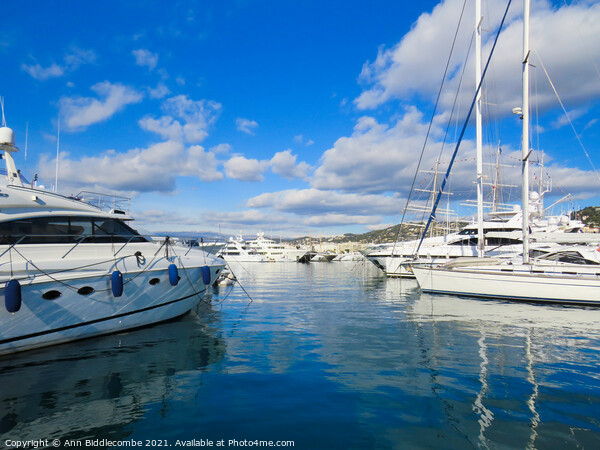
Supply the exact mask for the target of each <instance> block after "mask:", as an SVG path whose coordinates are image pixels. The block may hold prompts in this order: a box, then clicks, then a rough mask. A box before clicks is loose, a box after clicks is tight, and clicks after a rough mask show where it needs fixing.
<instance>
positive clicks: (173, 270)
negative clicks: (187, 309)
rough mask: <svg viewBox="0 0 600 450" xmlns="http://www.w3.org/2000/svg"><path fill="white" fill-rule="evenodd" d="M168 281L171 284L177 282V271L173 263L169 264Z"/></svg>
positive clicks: (175, 284)
mask: <svg viewBox="0 0 600 450" xmlns="http://www.w3.org/2000/svg"><path fill="white" fill-rule="evenodd" d="M169 283H171V286H177V283H179V271H178V270H177V266H176V265H175V264H169Z"/></svg>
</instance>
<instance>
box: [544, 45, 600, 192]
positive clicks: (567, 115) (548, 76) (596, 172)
mask: <svg viewBox="0 0 600 450" xmlns="http://www.w3.org/2000/svg"><path fill="white" fill-rule="evenodd" d="M536 56H537V58H538V61H539V62H540V64H541V65H542V69H543V70H544V73H545V74H546V78H548V82H549V83H550V86H551V87H552V90H553V91H554V95H556V98H557V99H558V103H560V106H561V108H562V110H563V112H564V113H565V116H566V117H567V120H568V121H569V125H571V129H572V130H573V134H575V138H576V139H577V142H579V145H580V146H581V148H582V150H583V153H585V156H586V158H587V159H588V161H589V163H590V166H592V169H593V170H594V174H595V175H596V178H598V181H600V175H599V174H598V171H597V170H596V167H595V166H594V163H593V162H592V159H591V158H590V155H589V154H588V152H587V150H586V149H585V146H584V145H583V142H581V139H580V138H579V134H578V133H577V130H575V126H574V125H573V122H572V121H571V118H570V117H569V113H568V112H567V110H566V108H565V105H564V104H563V102H562V100H561V99H560V96H559V95H558V92H557V90H556V88H555V87H554V83H553V82H552V80H551V79H550V75H548V71H546V67H545V66H544V62H543V61H542V58H540V55H538V54H537V53H536Z"/></svg>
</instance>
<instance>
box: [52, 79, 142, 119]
mask: <svg viewBox="0 0 600 450" xmlns="http://www.w3.org/2000/svg"><path fill="white" fill-rule="evenodd" d="M92 90H93V91H94V92H96V94H97V95H98V97H99V98H92V97H62V98H61V99H60V101H59V104H60V114H61V117H63V121H64V124H65V125H66V127H67V128H68V129H71V130H77V129H83V128H85V127H87V126H89V125H92V124H94V123H97V122H102V121H104V120H107V119H109V118H110V117H112V116H113V115H114V114H115V113H117V112H119V111H121V110H122V109H123V108H125V106H127V105H129V104H132V103H138V102H140V101H141V100H142V98H143V96H142V94H140V93H139V92H137V91H136V90H134V89H132V88H130V87H127V86H124V85H122V84H120V83H115V84H113V83H110V82H109V81H104V82H102V83H97V84H95V85H94V86H92Z"/></svg>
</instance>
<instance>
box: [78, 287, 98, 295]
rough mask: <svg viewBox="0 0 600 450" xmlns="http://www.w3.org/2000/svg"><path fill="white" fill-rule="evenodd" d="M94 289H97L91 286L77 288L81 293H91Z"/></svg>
mask: <svg viewBox="0 0 600 450" xmlns="http://www.w3.org/2000/svg"><path fill="white" fill-rule="evenodd" d="M94 290H95V289H94V288H93V287H91V286H83V287H81V288H79V289H78V290H77V293H78V294H79V295H90V294H91V293H92V292H94Z"/></svg>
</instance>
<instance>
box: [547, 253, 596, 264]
mask: <svg viewBox="0 0 600 450" xmlns="http://www.w3.org/2000/svg"><path fill="white" fill-rule="evenodd" d="M540 259H545V260H547V261H558V262H564V263H570V264H585V265H589V266H597V265H600V263H598V262H596V261H592V260H591V259H586V258H584V257H583V255H582V254H581V253H579V252H575V251H571V252H556V253H550V254H549V255H546V256H543V257H541V258H540Z"/></svg>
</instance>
